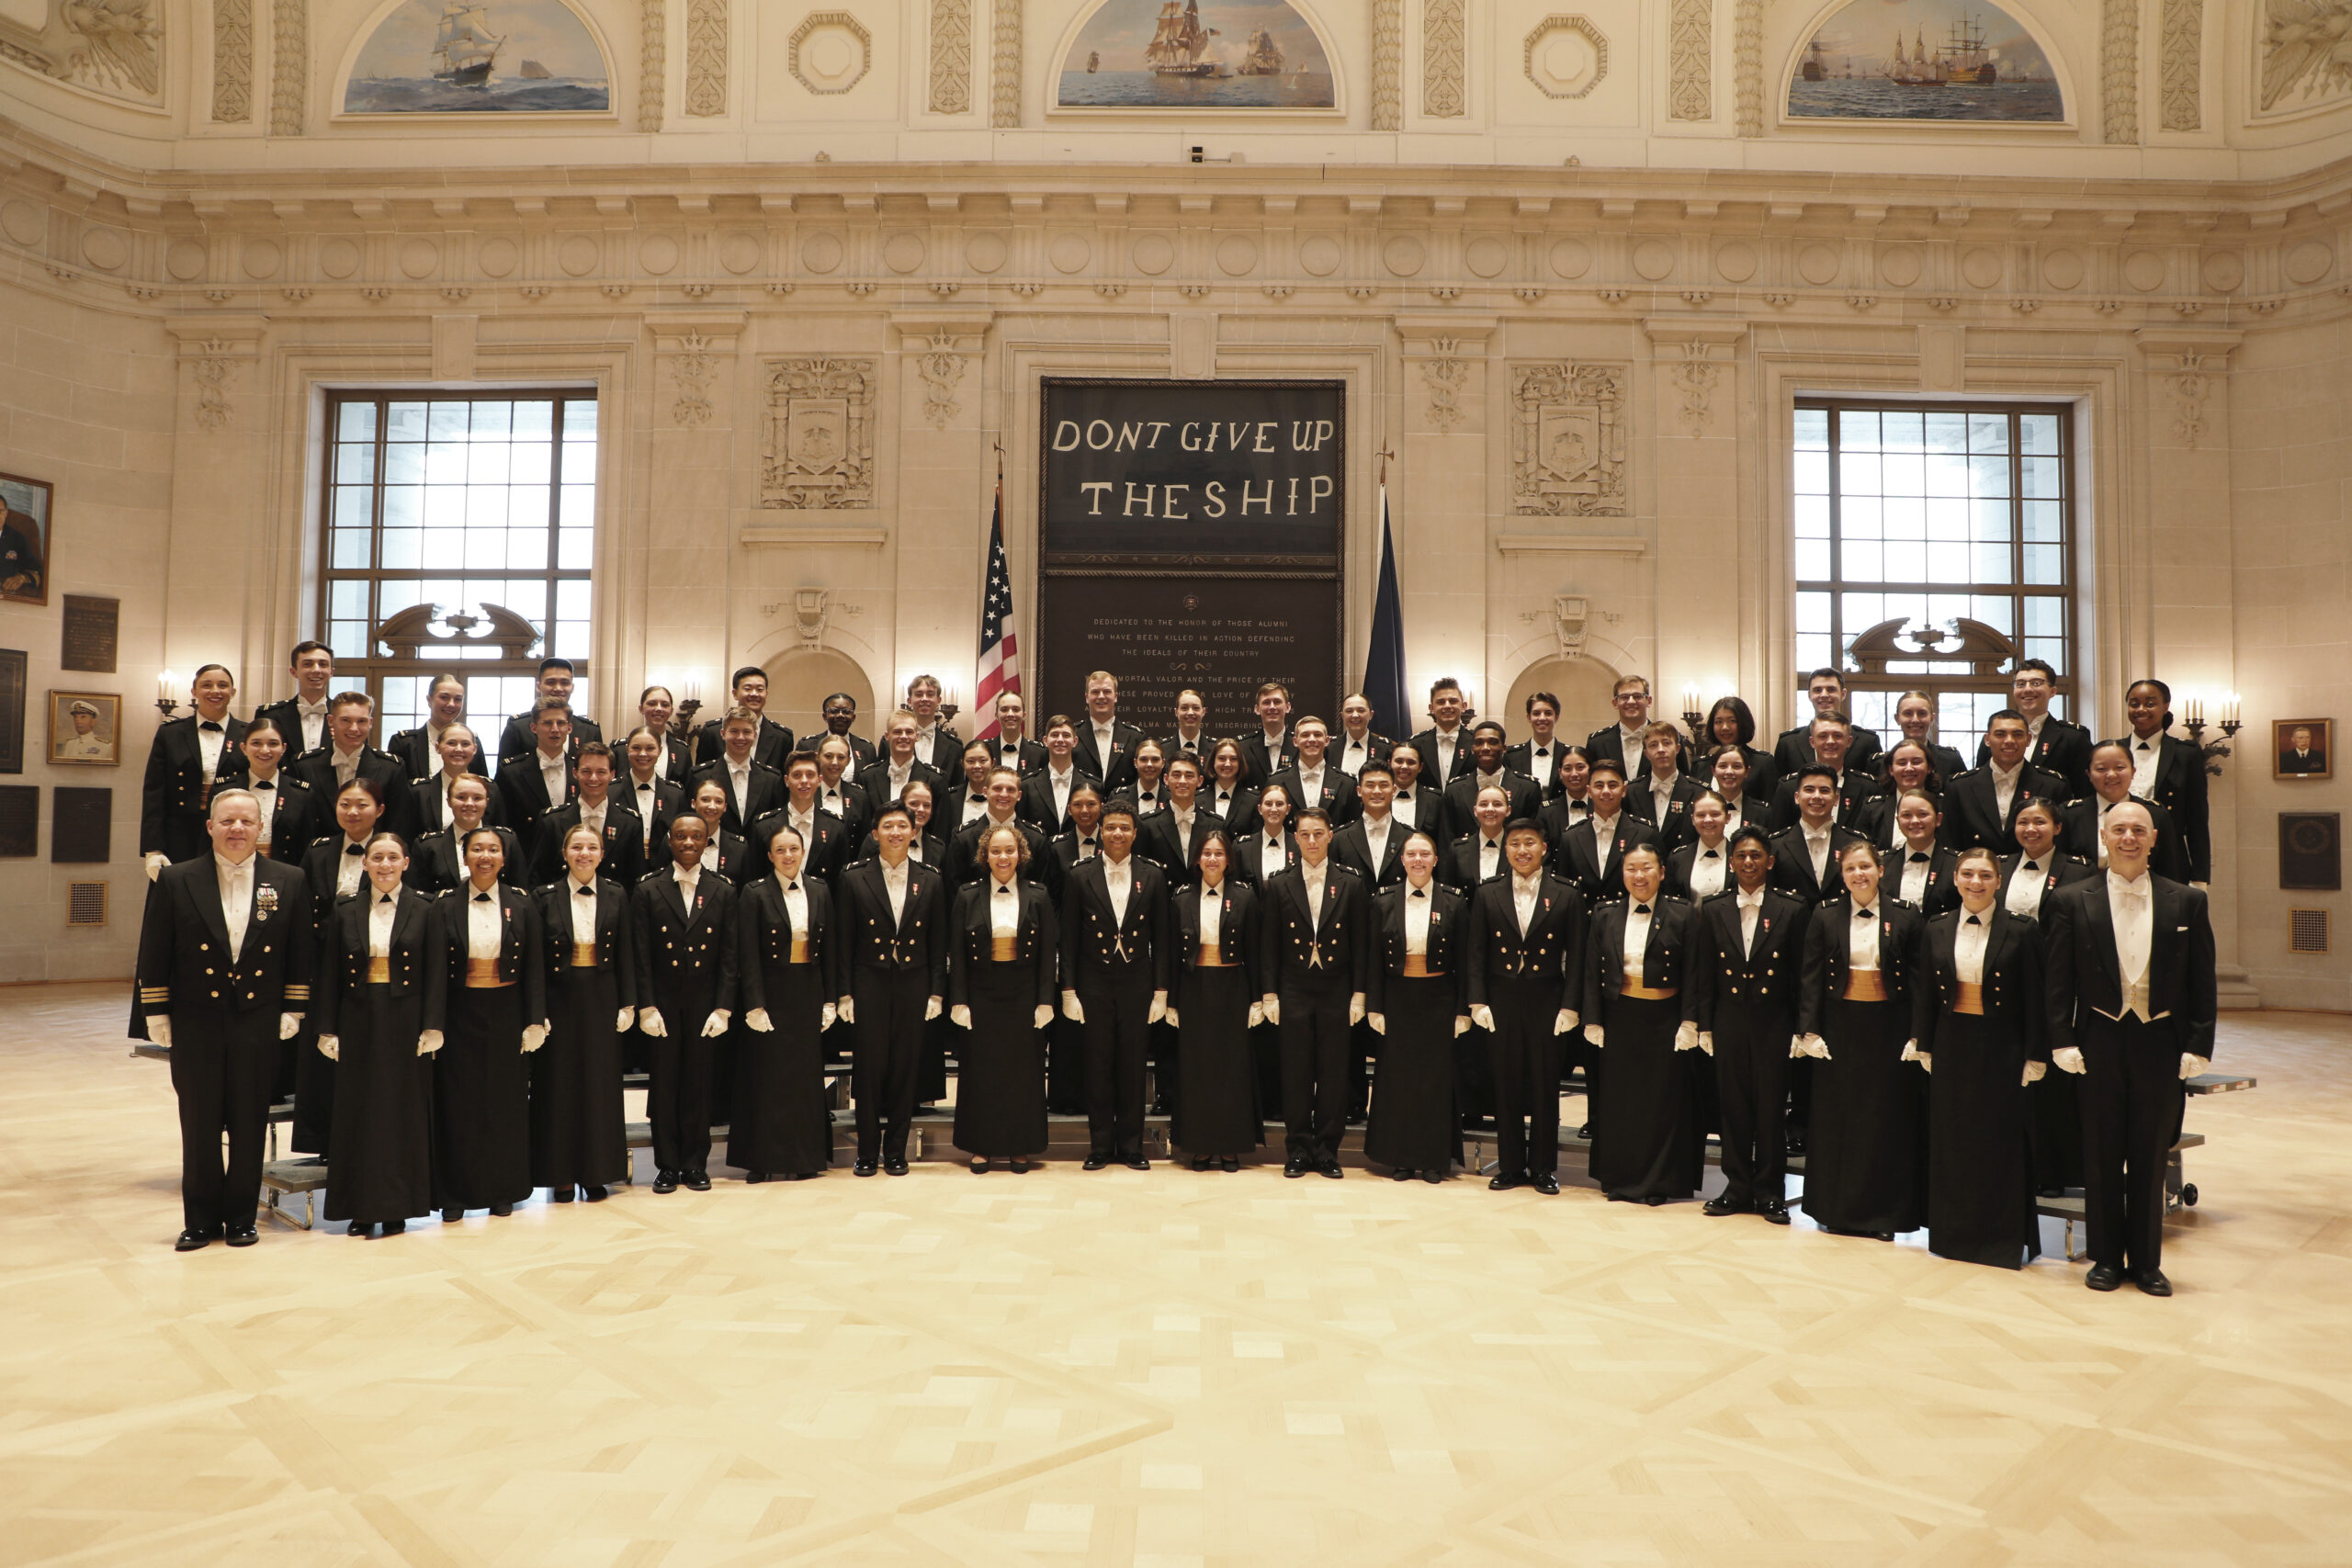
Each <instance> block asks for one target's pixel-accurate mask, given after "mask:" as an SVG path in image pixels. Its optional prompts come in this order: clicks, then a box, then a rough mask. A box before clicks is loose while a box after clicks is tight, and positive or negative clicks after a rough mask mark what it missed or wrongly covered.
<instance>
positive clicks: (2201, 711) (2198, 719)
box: [2188, 696, 2205, 729]
mask: <svg viewBox="0 0 2352 1568" xmlns="http://www.w3.org/2000/svg"><path fill="white" fill-rule="evenodd" d="M2204 726H2205V699H2204V698H2202V697H2198V696H2192V697H2190V698H2189V699H2188V728H2191V729H2201V728H2204Z"/></svg>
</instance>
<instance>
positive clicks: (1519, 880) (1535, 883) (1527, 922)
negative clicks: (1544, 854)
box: [1510, 871, 1544, 936]
mask: <svg viewBox="0 0 2352 1568" xmlns="http://www.w3.org/2000/svg"><path fill="white" fill-rule="evenodd" d="M1543 892H1544V874H1543V873H1542V872H1541V871H1538V872H1537V873H1536V874H1534V875H1533V876H1521V875H1520V874H1518V873H1517V872H1513V873H1512V874H1511V879H1510V904H1511V908H1513V909H1514V910H1516V911H1517V912H1518V915H1519V934H1520V935H1521V936H1525V935H1526V934H1527V932H1528V929H1529V928H1530V927H1531V926H1532V925H1534V923H1535V900H1536V899H1537V898H1538V897H1541V896H1542V894H1543Z"/></svg>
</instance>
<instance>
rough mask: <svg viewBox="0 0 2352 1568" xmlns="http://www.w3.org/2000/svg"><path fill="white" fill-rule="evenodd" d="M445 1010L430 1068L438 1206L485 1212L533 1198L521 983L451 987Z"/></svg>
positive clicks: (528, 1089)
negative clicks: (440, 1038) (441, 1036)
mask: <svg viewBox="0 0 2352 1568" xmlns="http://www.w3.org/2000/svg"><path fill="white" fill-rule="evenodd" d="M447 1015H448V1016H447V1023H446V1024H445V1025H444V1028H443V1033H444V1037H445V1038H444V1042H443V1044H442V1046H441V1052H440V1055H439V1056H438V1058H437V1059H436V1060H435V1063H434V1071H433V1157H434V1172H433V1186H434V1192H435V1198H436V1201H437V1204H438V1206H439V1207H441V1208H444V1209H486V1208H488V1207H490V1205H492V1203H519V1202H521V1201H523V1200H524V1199H526V1198H528V1197H529V1196H530V1195H531V1090H530V1083H531V1075H530V1067H529V1066H528V1062H529V1058H528V1057H526V1056H525V1055H524V1054H523V1024H524V1022H525V1019H524V1017H523V987H520V986H497V987H481V988H480V989H476V988H475V987H470V986H454V987H450V990H449V994H448V1002H447ZM532 1021H533V1022H536V1021H537V1020H532Z"/></svg>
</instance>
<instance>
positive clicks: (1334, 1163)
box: [1315, 1159, 1348, 1181]
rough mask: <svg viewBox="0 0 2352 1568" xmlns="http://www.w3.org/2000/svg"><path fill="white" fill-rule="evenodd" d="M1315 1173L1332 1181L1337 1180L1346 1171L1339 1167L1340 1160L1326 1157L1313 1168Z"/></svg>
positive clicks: (1344, 1174) (1345, 1173)
mask: <svg viewBox="0 0 2352 1568" xmlns="http://www.w3.org/2000/svg"><path fill="white" fill-rule="evenodd" d="M1315 1174H1316V1175H1317V1176H1320V1177H1324V1178H1327V1179H1330V1180H1332V1181H1337V1180H1339V1179H1340V1178H1342V1177H1344V1176H1346V1175H1347V1174H1348V1173H1347V1172H1346V1171H1344V1170H1341V1169H1340V1162H1339V1161H1338V1160H1335V1159H1327V1160H1325V1161H1324V1162H1323V1163H1322V1164H1321V1165H1318V1166H1317V1167H1316V1168H1315Z"/></svg>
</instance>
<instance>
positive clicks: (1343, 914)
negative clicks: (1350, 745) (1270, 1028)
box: [1259, 810, 1374, 1181]
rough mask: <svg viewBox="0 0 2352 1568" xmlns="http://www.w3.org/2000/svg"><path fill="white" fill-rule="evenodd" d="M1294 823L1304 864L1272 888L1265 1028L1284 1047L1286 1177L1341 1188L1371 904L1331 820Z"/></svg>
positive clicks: (1264, 919) (1368, 970) (1264, 929)
mask: <svg viewBox="0 0 2352 1568" xmlns="http://www.w3.org/2000/svg"><path fill="white" fill-rule="evenodd" d="M1290 824H1291V831H1292V834H1293V837H1294V838H1295V840H1296V842H1297V844H1298V863H1296V864H1295V865H1293V866H1291V867H1290V868H1289V869H1288V870H1285V871H1281V872H1277V873H1276V874H1274V875H1273V876H1272V877H1271V878H1269V879H1268V881H1267V883H1266V885H1265V890H1264V892H1263V893H1262V894H1261V897H1262V898H1263V900H1264V904H1265V908H1264V909H1263V911H1262V912H1261V914H1260V916H1259V927H1260V931H1261V933H1262V934H1261V942H1262V944H1263V953H1264V957H1263V966H1262V967H1261V969H1260V970H1259V976H1260V982H1261V984H1262V985H1263V986H1264V987H1265V988H1266V989H1265V997H1264V1005H1265V1010H1266V1021H1267V1022H1268V1023H1271V1024H1272V1025H1274V1026H1275V1028H1276V1030H1277V1031H1278V1032H1279V1034H1280V1038H1281V1041H1282V1054H1283V1122H1285V1123H1286V1127H1285V1132H1286V1134H1287V1136H1286V1138H1285V1140H1284V1142H1285V1145H1286V1147H1287V1151H1288V1155H1289V1157H1288V1159H1286V1160H1285V1161H1284V1162H1283V1175H1284V1176H1288V1177H1300V1176H1305V1175H1306V1173H1307V1172H1308V1171H1310V1170H1312V1171H1316V1172H1317V1173H1319V1174H1321V1175H1324V1176H1328V1177H1329V1178H1330V1179H1333V1180H1334V1181H1336V1180H1338V1179H1340V1137H1341V1135H1342V1134H1345V1133H1346V1131H1347V1125H1348V1060H1349V1053H1350V1051H1351V1047H1352V1041H1351V1038H1350V1033H1349V1032H1350V1031H1351V1030H1352V1029H1353V1028H1354V1027H1355V1026H1356V1025H1357V1024H1359V1023H1362V1022H1363V1014H1364V1005H1363V997H1364V987H1366V986H1367V985H1368V984H1369V983H1370V981H1371V978H1372V947H1373V942H1374V935H1373V931H1372V915H1371V910H1372V896H1371V893H1370V892H1369V890H1368V889H1366V887H1365V886H1364V884H1363V878H1362V877H1359V876H1358V875H1356V874H1355V873H1353V872H1351V871H1350V870H1349V869H1348V868H1347V867H1345V866H1343V865H1340V863H1337V862H1336V861H1334V860H1332V859H1331V820H1330V818H1328V817H1326V816H1324V815H1323V813H1322V812H1320V811H1314V810H1308V811H1302V812H1298V813H1296V814H1295V815H1294V816H1293V817H1292V818H1291V819H1290Z"/></svg>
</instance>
